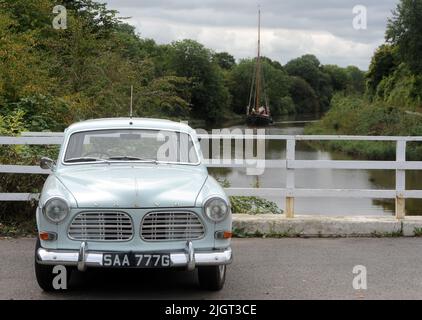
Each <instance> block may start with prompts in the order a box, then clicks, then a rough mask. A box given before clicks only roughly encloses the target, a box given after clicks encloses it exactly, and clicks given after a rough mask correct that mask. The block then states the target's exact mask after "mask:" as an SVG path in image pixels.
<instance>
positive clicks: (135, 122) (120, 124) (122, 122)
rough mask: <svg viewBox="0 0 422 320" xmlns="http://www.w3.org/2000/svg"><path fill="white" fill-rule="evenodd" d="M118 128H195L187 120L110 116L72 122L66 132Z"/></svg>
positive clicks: (187, 131)
mask: <svg viewBox="0 0 422 320" xmlns="http://www.w3.org/2000/svg"><path fill="white" fill-rule="evenodd" d="M116 128H119V129H121V128H128V129H132V128H133V129H154V130H169V131H178V132H185V133H189V134H194V133H195V130H193V129H192V128H191V127H190V126H189V125H187V123H185V122H175V121H171V120H167V119H153V118H108V119H92V120H86V121H82V122H78V123H74V124H72V125H71V126H70V127H68V128H67V129H66V133H67V134H70V133H73V132H77V131H85V130H106V129H116Z"/></svg>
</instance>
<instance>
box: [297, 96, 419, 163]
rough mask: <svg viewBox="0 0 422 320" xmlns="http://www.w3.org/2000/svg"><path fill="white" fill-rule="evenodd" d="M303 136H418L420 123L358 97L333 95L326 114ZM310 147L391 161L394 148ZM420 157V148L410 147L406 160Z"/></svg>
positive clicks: (375, 144)
mask: <svg viewBox="0 0 422 320" xmlns="http://www.w3.org/2000/svg"><path fill="white" fill-rule="evenodd" d="M304 132H305V134H309V135H318V134H322V135H363V136H365V135H375V136H420V135H422V120H421V118H420V117H418V116H415V115H414V114H412V113H409V112H406V110H404V109H401V108H398V107H391V106H388V105H385V104H377V103H375V104H371V103H369V102H368V101H366V100H365V99H364V98H362V97H358V96H349V97H345V96H342V95H336V96H335V97H334V98H333V100H332V102H331V109H330V111H329V112H327V114H326V115H325V116H324V117H323V118H322V119H321V121H319V122H317V123H312V124H310V125H308V126H306V127H305V131H304ZM313 145H318V147H319V148H324V149H326V150H330V151H338V152H343V153H345V154H348V155H353V156H355V157H358V158H362V159H371V160H394V159H395V155H396V146H395V144H394V143H391V142H362V141H340V142H339V141H330V142H323V143H322V142H321V143H313ZM421 157H422V146H421V145H420V144H410V145H409V148H408V154H407V158H408V160H420V159H421Z"/></svg>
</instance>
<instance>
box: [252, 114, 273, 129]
mask: <svg viewBox="0 0 422 320" xmlns="http://www.w3.org/2000/svg"><path fill="white" fill-rule="evenodd" d="M246 123H247V124H248V125H249V126H257V127H260V126H268V125H270V124H272V123H273V118H272V117H270V116H266V115H261V114H251V115H248V116H247V117H246Z"/></svg>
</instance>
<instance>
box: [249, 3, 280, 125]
mask: <svg viewBox="0 0 422 320" xmlns="http://www.w3.org/2000/svg"><path fill="white" fill-rule="evenodd" d="M261 91H262V92H261ZM272 122H273V119H272V117H271V111H270V106H269V103H268V97H267V95H266V94H265V82H264V74H263V72H262V66H261V9H259V11H258V56H257V58H256V62H255V70H254V75H253V77H252V85H251V93H250V96H249V105H248V106H247V109H246V123H247V124H248V125H251V126H267V125H269V124H271V123H272Z"/></svg>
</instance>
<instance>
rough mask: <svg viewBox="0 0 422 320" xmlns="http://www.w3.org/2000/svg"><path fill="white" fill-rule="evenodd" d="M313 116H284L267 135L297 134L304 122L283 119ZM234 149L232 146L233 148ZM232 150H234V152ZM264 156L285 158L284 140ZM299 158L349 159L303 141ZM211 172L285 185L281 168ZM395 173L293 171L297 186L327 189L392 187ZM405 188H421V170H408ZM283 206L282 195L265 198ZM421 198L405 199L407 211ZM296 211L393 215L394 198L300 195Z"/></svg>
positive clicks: (236, 181)
mask: <svg viewBox="0 0 422 320" xmlns="http://www.w3.org/2000/svg"><path fill="white" fill-rule="evenodd" d="M315 119H317V117H315V116H301V117H295V118H292V117H286V118H282V119H279V120H278V121H277V122H276V123H275V125H274V126H271V127H269V128H267V129H266V133H267V134H272V135H274V134H281V135H296V134H303V130H304V125H305V124H304V123H285V121H305V120H315ZM227 127H228V128H231V129H234V128H241V129H245V128H246V127H245V126H244V125H243V124H238V125H231V126H227ZM233 149H234V147H233ZM233 152H234V151H233ZM266 158H267V159H272V160H276V159H285V158H286V151H285V142H284V141H267V142H266ZM296 159H298V160H350V159H353V158H352V157H349V156H345V155H344V154H339V153H335V152H326V151H323V150H319V149H318V148H317V147H315V146H312V147H311V146H310V145H309V144H307V143H306V142H298V143H297V146H296ZM210 173H211V174H212V175H214V176H215V177H217V178H218V179H220V180H223V179H226V181H228V182H229V183H230V186H232V187H239V188H242V187H246V188H247V187H255V186H257V185H258V186H260V187H263V188H277V187H285V180H286V179H285V178H286V172H285V170H283V169H266V170H265V173H264V174H263V175H261V176H259V177H255V176H247V175H246V169H210ZM394 184H395V173H394V171H392V170H332V169H304V170H296V187H298V188H321V189H324V188H327V189H394ZM407 188H408V189H413V190H416V189H422V173H421V172H408V173H407ZM268 199H269V200H271V201H274V202H276V203H277V204H278V205H279V206H280V207H281V208H284V199H283V198H282V197H280V198H275V197H268ZM421 204H422V202H421V201H419V200H418V201H415V200H408V201H407V211H408V214H413V215H415V214H418V213H421V212H422V210H421V211H419V208H420V205H421ZM295 212H296V214H304V215H309V214H312V215H314V214H323V215H392V214H394V201H392V200H391V201H390V200H387V201H386V200H381V199H350V198H299V199H297V200H296V202H295Z"/></svg>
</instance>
